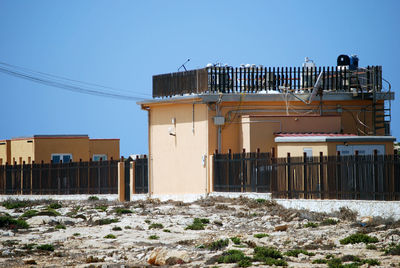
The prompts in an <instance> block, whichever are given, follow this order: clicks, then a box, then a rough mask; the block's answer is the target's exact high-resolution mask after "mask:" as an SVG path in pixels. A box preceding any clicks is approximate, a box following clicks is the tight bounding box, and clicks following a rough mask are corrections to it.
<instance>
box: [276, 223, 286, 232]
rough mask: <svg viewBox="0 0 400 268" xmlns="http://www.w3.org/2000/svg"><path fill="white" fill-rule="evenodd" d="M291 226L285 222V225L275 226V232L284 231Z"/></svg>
mask: <svg viewBox="0 0 400 268" xmlns="http://www.w3.org/2000/svg"><path fill="white" fill-rule="evenodd" d="M288 228H289V225H287V224H284V225H278V226H275V229H274V230H275V232H284V231H286V230H287V229H288Z"/></svg>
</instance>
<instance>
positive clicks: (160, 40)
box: [0, 0, 400, 156]
mask: <svg viewBox="0 0 400 268" xmlns="http://www.w3.org/2000/svg"><path fill="white" fill-rule="evenodd" d="M399 12H400V1H398V0H393V1H389V0H382V1H368V0H361V1H350V0H345V1H338V0H335V1H295V0H293V1H282V0H279V1H161V0H160V1H118V0H115V1H53V0H49V1H40V0H38V1H15V0H9V1H8V0H0V61H2V62H6V63H9V64H14V65H18V66H23V67H26V68H30V69H33V70H37V71H41V72H45V73H51V74H55V75H60V76H64V77H68V78H71V79H76V80H82V81H86V82H91V83H97V84H101V85H105V86H111V87H116V88H122V89H126V90H129V91H132V94H138V93H140V94H147V95H148V96H149V97H150V96H151V88H152V75H154V74H160V73H167V72H174V71H176V70H177V68H178V67H179V66H180V65H181V64H182V63H183V62H184V61H185V60H186V59H187V58H190V59H191V61H190V63H189V64H188V68H191V69H194V68H199V67H204V66H205V65H206V64H207V63H209V62H213V63H214V62H222V63H227V64H229V65H233V66H237V65H239V64H241V63H254V64H262V65H264V66H271V67H273V66H275V67H278V66H300V65H301V64H302V62H303V60H304V57H305V56H308V57H310V58H311V59H313V60H314V61H315V62H316V64H317V65H322V66H324V65H325V66H334V65H335V64H336V58H337V56H338V55H339V54H343V53H344V54H357V55H359V58H360V65H361V66H367V65H382V66H383V75H384V77H385V78H386V79H388V80H389V81H390V82H391V83H392V89H393V90H394V91H395V92H396V93H398V91H397V90H398V89H399V88H400V75H399V70H398V69H399V67H400V52H399V50H400V30H399V27H400V16H399ZM0 92H1V97H0V102H1V104H0V114H1V124H0V139H4V138H11V137H15V136H28V135H33V134H89V136H90V137H92V138H119V139H121V154H122V155H124V156H127V155H129V154H134V153H147V113H146V112H144V111H141V110H140V108H139V106H138V105H137V104H136V103H135V102H134V101H127V100H117V99H110V98H102V97H97V96H91V95H84V94H79V93H74V92H69V91H64V90H61V89H58V88H52V87H49V86H45V85H40V84H36V83H33V82H30V81H26V80H22V79H19V78H15V77H12V76H8V75H5V74H2V73H0ZM396 97H397V100H396V101H394V102H393V105H392V107H393V110H392V115H393V116H392V134H393V135H394V136H397V137H400V116H399V112H400V108H399V104H400V101H399V99H400V94H398V95H397V96H396Z"/></svg>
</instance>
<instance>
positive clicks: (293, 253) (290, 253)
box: [285, 249, 315, 258]
mask: <svg viewBox="0 0 400 268" xmlns="http://www.w3.org/2000/svg"><path fill="white" fill-rule="evenodd" d="M300 253H301V254H304V255H307V256H314V255H315V254H314V253H312V252H308V251H307V250H304V249H293V250H289V251H287V252H285V255H286V256H291V257H296V258H297V257H298V256H299V254H300Z"/></svg>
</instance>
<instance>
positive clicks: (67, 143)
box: [12, 137, 90, 163]
mask: <svg viewBox="0 0 400 268" xmlns="http://www.w3.org/2000/svg"><path fill="white" fill-rule="evenodd" d="M34 144H35V162H36V163H39V162H41V161H42V160H43V161H44V162H50V160H51V154H57V153H59V154H72V161H79V159H82V161H89V158H90V156H89V138H88V137H65V138H60V137H56V138H35V140H34ZM12 150H13V151H14V147H12Z"/></svg>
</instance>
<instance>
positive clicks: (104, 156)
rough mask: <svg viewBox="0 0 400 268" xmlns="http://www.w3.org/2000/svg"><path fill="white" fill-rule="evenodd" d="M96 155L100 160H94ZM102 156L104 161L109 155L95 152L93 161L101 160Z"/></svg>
mask: <svg viewBox="0 0 400 268" xmlns="http://www.w3.org/2000/svg"><path fill="white" fill-rule="evenodd" d="M95 157H98V160H94V158H95ZM100 158H101V160H102V161H107V155H106V154H93V157H92V160H93V161H100Z"/></svg>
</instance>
